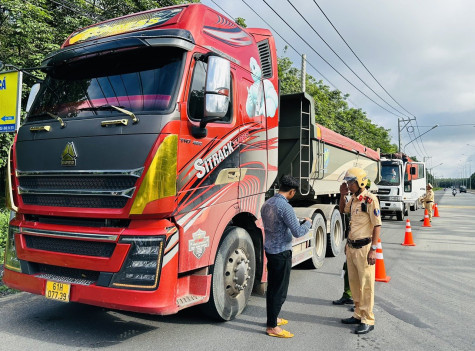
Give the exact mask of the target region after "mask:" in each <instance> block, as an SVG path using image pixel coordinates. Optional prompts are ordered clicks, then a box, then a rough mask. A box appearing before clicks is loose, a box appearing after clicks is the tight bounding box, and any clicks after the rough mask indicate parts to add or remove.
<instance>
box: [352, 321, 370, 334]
mask: <svg viewBox="0 0 475 351" xmlns="http://www.w3.org/2000/svg"><path fill="white" fill-rule="evenodd" d="M373 329H374V325H369V324H366V323H361V324H360V325H359V326H357V327H356V329H355V334H368V333H369V332H370V331H371V330H373Z"/></svg>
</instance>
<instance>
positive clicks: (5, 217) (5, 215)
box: [0, 209, 10, 264]
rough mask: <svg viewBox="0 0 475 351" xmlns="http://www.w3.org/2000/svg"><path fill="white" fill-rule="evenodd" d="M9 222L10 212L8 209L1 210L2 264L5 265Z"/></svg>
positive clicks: (0, 241) (0, 247) (0, 250)
mask: <svg viewBox="0 0 475 351" xmlns="http://www.w3.org/2000/svg"><path fill="white" fill-rule="evenodd" d="M9 221H10V211H9V210H8V209H3V210H0V264H3V258H4V253H5V246H6V244H7V232H8V222H9Z"/></svg>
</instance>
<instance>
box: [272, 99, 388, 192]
mask: <svg viewBox="0 0 475 351" xmlns="http://www.w3.org/2000/svg"><path fill="white" fill-rule="evenodd" d="M280 109H281V112H280V121H279V163H278V165H279V172H278V176H277V179H279V178H280V177H281V176H282V175H283V174H291V175H292V176H294V177H296V178H298V179H299V181H300V184H301V185H300V196H299V197H300V198H301V199H302V198H303V199H305V200H315V199H317V197H318V196H320V195H327V194H336V193H339V189H340V184H341V182H340V181H339V180H338V179H339V177H340V175H341V174H342V173H343V172H345V171H346V170H347V169H348V168H351V167H361V168H363V169H364V170H365V171H366V172H367V174H368V176H369V179H370V180H371V183H372V184H375V183H377V181H379V173H380V172H379V152H377V151H374V150H372V149H370V148H367V147H365V146H364V145H362V144H360V143H358V142H356V141H354V140H352V139H350V138H347V137H345V136H343V135H341V134H338V133H336V132H333V131H331V130H330V129H328V128H325V127H323V126H321V125H318V124H316V123H315V114H314V111H315V108H314V102H313V98H312V97H311V96H310V95H308V94H306V93H298V94H290V95H282V96H281V98H280Z"/></svg>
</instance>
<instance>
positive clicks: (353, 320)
mask: <svg viewBox="0 0 475 351" xmlns="http://www.w3.org/2000/svg"><path fill="white" fill-rule="evenodd" d="M341 322H342V323H343V324H360V323H361V320H359V319H358V318H355V317H353V316H351V317H350V318H345V319H342V320H341Z"/></svg>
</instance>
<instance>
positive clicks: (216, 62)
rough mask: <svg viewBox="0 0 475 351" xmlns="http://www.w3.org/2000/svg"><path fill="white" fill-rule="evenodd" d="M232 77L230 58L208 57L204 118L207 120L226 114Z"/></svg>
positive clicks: (219, 117)
mask: <svg viewBox="0 0 475 351" xmlns="http://www.w3.org/2000/svg"><path fill="white" fill-rule="evenodd" d="M230 77H231V65H230V63H229V61H228V60H226V59H224V58H222V57H218V56H210V57H209V58H208V72H207V74H206V91H205V111H204V112H205V113H204V115H205V118H204V120H207V118H206V117H212V118H215V117H217V119H221V118H223V117H224V116H226V113H227V112H228V106H229V91H230V85H231V80H230ZM215 120H216V119H215Z"/></svg>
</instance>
